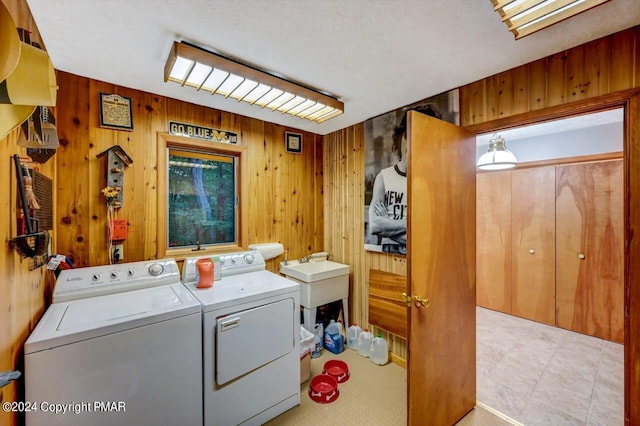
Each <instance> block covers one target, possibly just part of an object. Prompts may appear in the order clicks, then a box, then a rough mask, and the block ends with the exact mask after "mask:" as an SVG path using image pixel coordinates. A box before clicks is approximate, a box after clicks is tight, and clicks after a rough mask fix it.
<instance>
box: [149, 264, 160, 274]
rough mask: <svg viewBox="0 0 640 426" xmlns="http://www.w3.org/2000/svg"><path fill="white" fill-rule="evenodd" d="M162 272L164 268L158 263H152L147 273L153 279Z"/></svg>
mask: <svg viewBox="0 0 640 426" xmlns="http://www.w3.org/2000/svg"><path fill="white" fill-rule="evenodd" d="M162 272H164V266H162V265H161V264H160V263H154V264H153V265H151V266H149V273H150V274H151V275H153V276H154V277H155V276H158V275H160V274H161V273H162Z"/></svg>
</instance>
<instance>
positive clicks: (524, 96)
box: [460, 27, 640, 126]
mask: <svg viewBox="0 0 640 426" xmlns="http://www.w3.org/2000/svg"><path fill="white" fill-rule="evenodd" d="M635 87H640V27H634V28H630V29H628V30H625V31H621V32H618V33H615V34H612V35H609V36H607V37H603V38H600V39H597V40H594V41H592V42H589V43H585V44H582V45H580V46H577V47H574V48H572V49H569V50H565V51H562V52H558V53H556V54H554V55H551V56H548V57H546V58H542V59H539V60H537V61H534V62H530V63H528V64H525V65H522V66H520V67H517V68H513V69H510V70H508V71H504V72H501V73H498V74H496V75H492V76H490V77H487V78H485V79H482V80H478V81H476V82H474V83H471V84H468V85H466V86H463V87H461V88H460V111H461V124H462V125H463V126H470V125H474V124H479V123H483V122H489V121H493V120H498V119H502V118H505V117H510V116H514V115H517V114H522V113H528V112H533V111H540V110H544V109H546V108H550V107H554V106H558V105H563V104H567V103H570V102H575V101H581V100H585V99H590V98H596V97H598V96H602V95H606V94H610V93H615V92H618V91H622V90H626V89H631V88H635Z"/></svg>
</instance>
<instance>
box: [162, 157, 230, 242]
mask: <svg viewBox="0 0 640 426" xmlns="http://www.w3.org/2000/svg"><path fill="white" fill-rule="evenodd" d="M168 176H169V179H168V181H169V182H168V186H169V188H168V190H169V193H168V200H167V206H168V212H167V213H168V215H167V222H168V223H167V246H168V247H167V248H184V247H193V246H195V245H198V244H200V245H201V246H212V245H220V244H229V243H235V242H236V241H237V232H236V231H237V215H236V199H237V194H236V190H237V185H236V180H237V179H236V158H235V157H234V156H231V155H224V154H219V153H215V154H213V153H207V152H203V151H188V150H177V149H169V164H168Z"/></svg>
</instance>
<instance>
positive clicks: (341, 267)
mask: <svg viewBox="0 0 640 426" xmlns="http://www.w3.org/2000/svg"><path fill="white" fill-rule="evenodd" d="M280 273H281V274H284V275H286V276H288V277H292V278H295V279H298V280H300V281H303V282H306V283H312V282H316V281H322V280H326V279H329V278H335V277H339V276H342V275H349V265H345V264H342V263H337V262H332V261H330V260H322V261H320V262H304V263H301V262H299V261H297V260H293V261H289V262H288V263H287V265H285V264H284V262H281V263H280Z"/></svg>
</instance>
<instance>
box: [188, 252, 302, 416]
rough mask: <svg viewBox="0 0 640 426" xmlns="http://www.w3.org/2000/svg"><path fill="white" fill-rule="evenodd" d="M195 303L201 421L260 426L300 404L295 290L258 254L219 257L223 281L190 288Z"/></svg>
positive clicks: (191, 272) (191, 279) (192, 278)
mask: <svg viewBox="0 0 640 426" xmlns="http://www.w3.org/2000/svg"><path fill="white" fill-rule="evenodd" d="M200 258H202V257H197V258H191V259H187V260H185V262H184V265H183V269H182V279H183V282H184V283H185V285H186V286H187V288H188V289H189V290H190V291H191V292H192V293H193V294H194V295H195V296H196V298H197V299H198V300H199V301H200V303H202V315H203V328H202V332H203V336H202V339H203V354H202V357H203V373H204V380H203V385H204V424H205V425H206V426H214V425H220V426H230V425H238V424H246V425H260V424H262V423H264V422H266V421H269V420H271V419H272V418H274V417H276V416H278V415H279V414H281V413H283V412H285V411H287V410H288V409H290V408H292V407H295V406H296V405H298V404H300V350H299V347H300V285H299V284H298V283H296V282H293V281H291V280H288V279H286V278H284V277H282V276H280V275H277V274H274V273H272V272H269V271H266V270H265V261H264V258H263V257H262V255H261V254H260V252H258V251H247V252H238V253H231V254H225V255H222V256H220V258H221V270H222V279H221V280H219V281H214V283H213V286H212V287H209V288H205V289H199V288H196V282H197V271H196V267H195V262H196V260H198V259H200Z"/></svg>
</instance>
